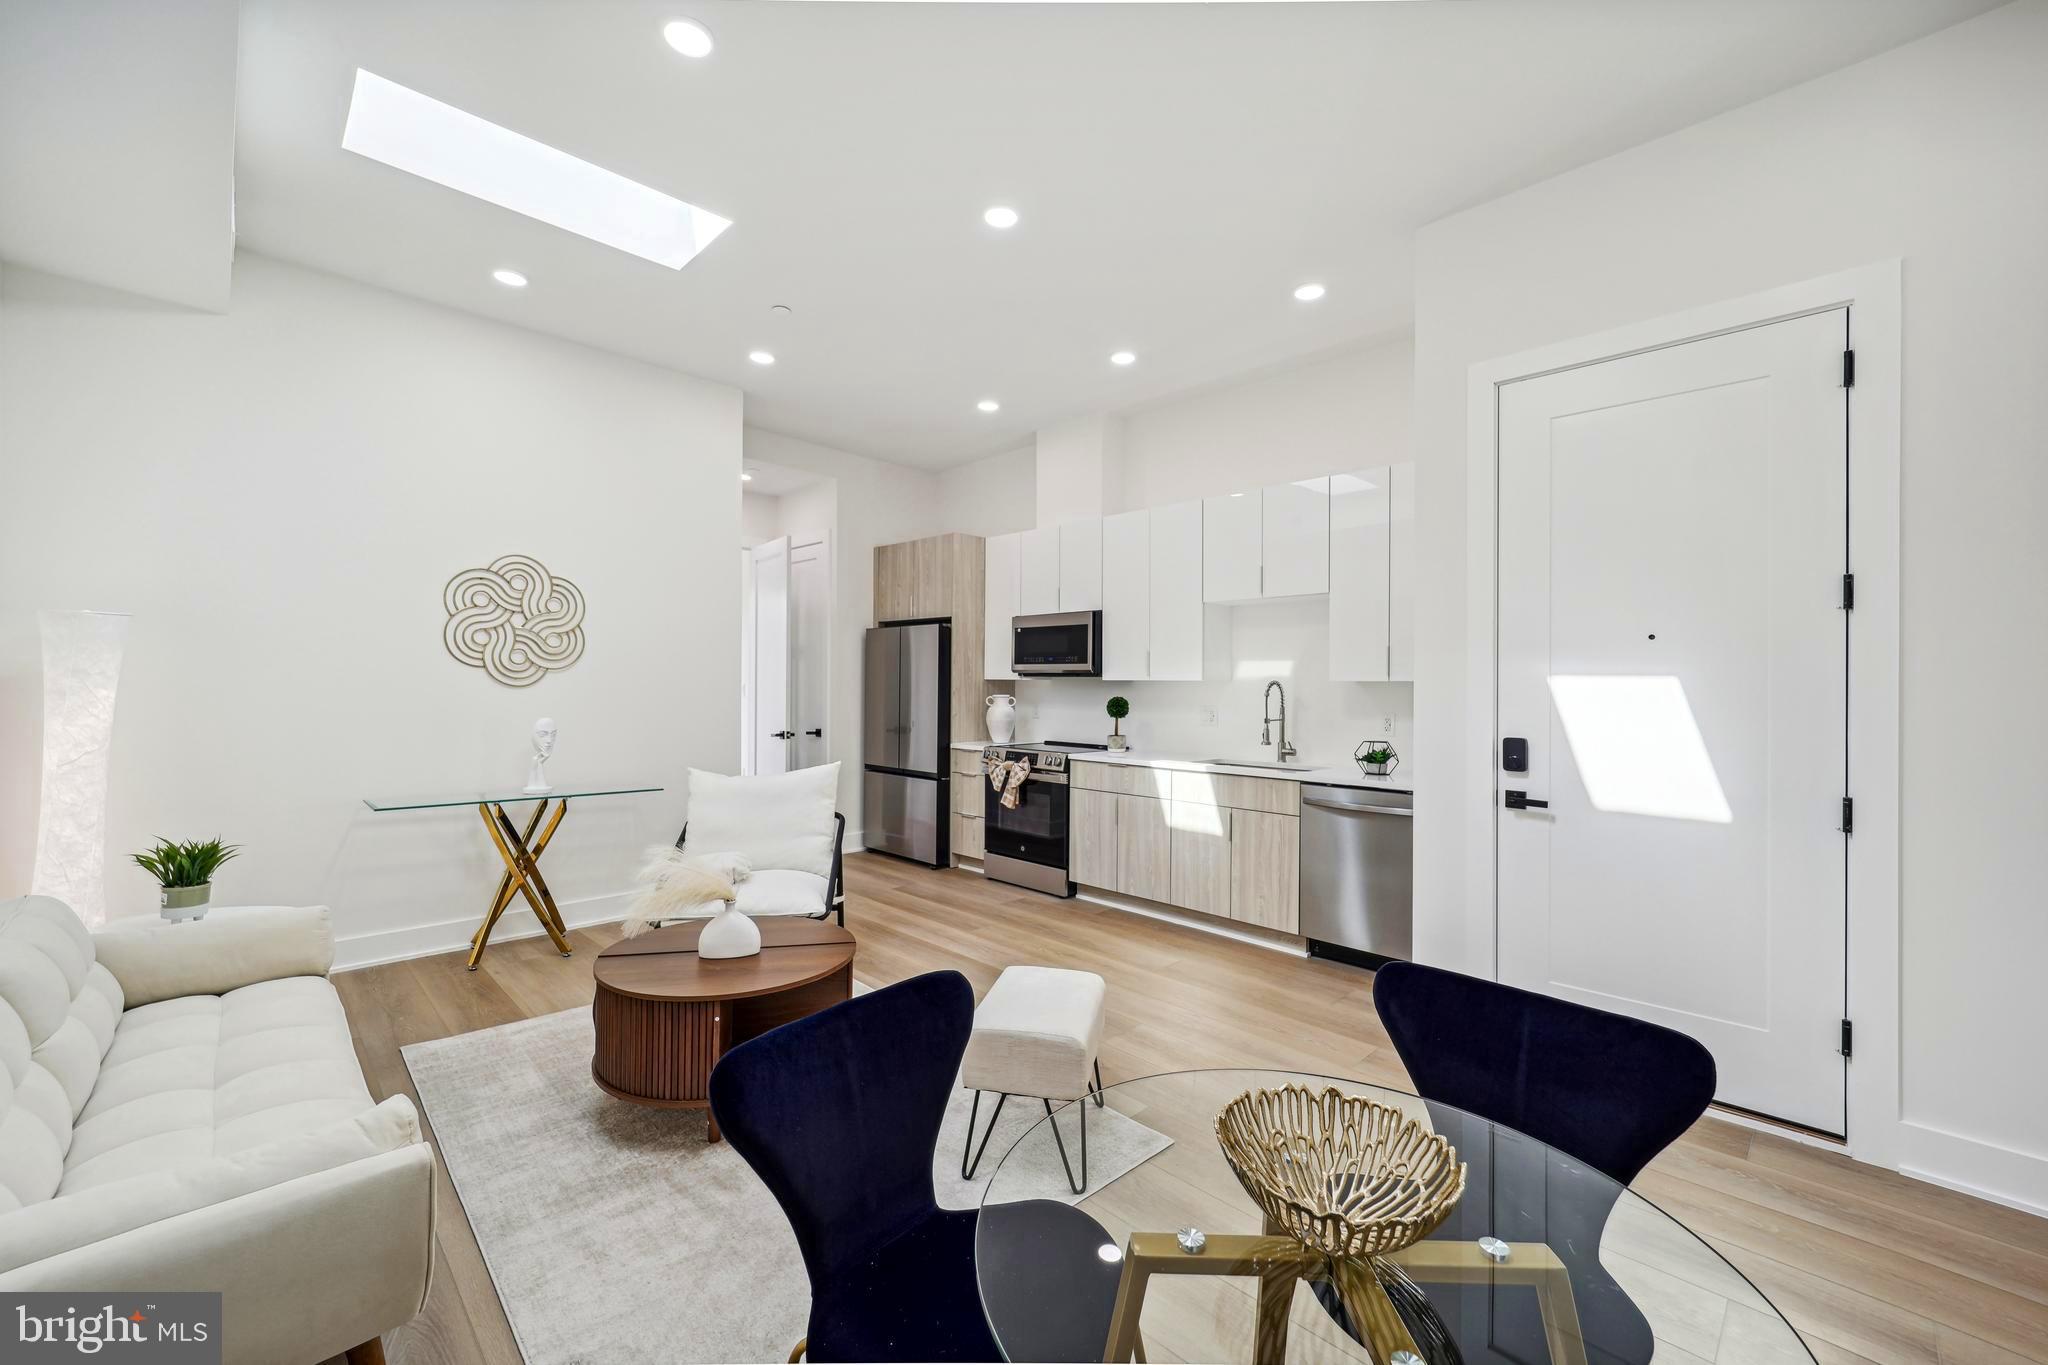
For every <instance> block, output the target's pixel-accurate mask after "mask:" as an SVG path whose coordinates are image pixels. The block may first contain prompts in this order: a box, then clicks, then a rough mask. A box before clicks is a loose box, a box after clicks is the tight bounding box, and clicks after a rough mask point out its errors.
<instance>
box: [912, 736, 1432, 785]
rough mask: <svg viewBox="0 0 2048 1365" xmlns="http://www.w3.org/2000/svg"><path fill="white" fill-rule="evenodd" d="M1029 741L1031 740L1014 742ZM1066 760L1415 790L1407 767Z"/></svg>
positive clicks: (1098, 754) (980, 745)
mask: <svg viewBox="0 0 2048 1365" xmlns="http://www.w3.org/2000/svg"><path fill="white" fill-rule="evenodd" d="M1014 742H1015V743H1018V744H1029V743H1031V742H1032V741H1030V740H1017V741H1014ZM953 747H954V748H955V749H963V750H970V751H973V752H975V753H979V752H980V751H981V750H983V749H986V748H987V747H989V746H988V744H987V743H986V742H985V741H982V740H956V741H954V743H953ZM1067 762H1068V763H1070V764H1071V763H1118V764H1122V765H1124V766H1126V767H1135V768H1170V769H1179V770H1183V771H1186V772H1195V773H1221V774H1223V775H1225V776H1228V777H1270V778H1275V779H1277V780H1279V781H1282V782H1312V783H1316V784H1318V785H1324V786H1331V787H1370V788H1377V789H1378V790H1381V791H1398V792H1406V791H1413V790H1415V779H1414V778H1413V777H1412V776H1411V775H1410V774H1409V772H1408V769H1407V767H1406V766H1405V765H1404V766H1402V767H1399V768H1396V769H1395V770H1394V771H1393V773H1392V774H1391V775H1390V776H1387V777H1367V776H1366V775H1365V774H1364V773H1362V772H1360V771H1359V770H1358V765H1357V764H1356V763H1347V764H1345V765H1343V766H1342V767H1336V768H1287V769H1284V770H1282V769H1277V768H1259V767H1253V766H1251V765H1249V764H1241V763H1202V762H1198V761H1196V760H1195V759H1191V758H1173V757H1170V756H1168V755H1165V754H1149V753H1139V752H1138V751H1136V750H1134V749H1126V750H1124V751H1123V752H1122V753H1111V752H1109V751H1108V750H1107V749H1103V750H1094V749H1089V750H1081V751H1070V752H1069V753H1068V754H1067Z"/></svg>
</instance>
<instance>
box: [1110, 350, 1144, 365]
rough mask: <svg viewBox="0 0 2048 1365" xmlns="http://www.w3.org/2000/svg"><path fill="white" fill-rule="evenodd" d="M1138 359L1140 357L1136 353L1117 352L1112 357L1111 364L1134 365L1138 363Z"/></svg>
mask: <svg viewBox="0 0 2048 1365" xmlns="http://www.w3.org/2000/svg"><path fill="white" fill-rule="evenodd" d="M1137 359H1138V357H1137V355H1136V354H1135V353H1134V352H1131V351H1116V352H1114V353H1112V354H1111V355H1110V357H1109V363H1110V364H1112V365H1132V364H1136V363H1137Z"/></svg>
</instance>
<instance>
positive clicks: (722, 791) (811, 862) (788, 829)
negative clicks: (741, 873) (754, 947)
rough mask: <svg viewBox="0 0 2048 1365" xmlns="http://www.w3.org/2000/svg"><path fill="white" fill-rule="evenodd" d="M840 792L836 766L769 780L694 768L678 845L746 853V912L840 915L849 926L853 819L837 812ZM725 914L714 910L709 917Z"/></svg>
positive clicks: (742, 907)
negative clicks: (847, 851)
mask: <svg viewBox="0 0 2048 1365" xmlns="http://www.w3.org/2000/svg"><path fill="white" fill-rule="evenodd" d="M838 794H839V765H838V764H837V763H826V764H822V765H820V766H818V767H815V768H799V769H797V770H796V771H795V772H788V773H776V774H773V775H770V776H767V777H728V776H726V775H724V774H722V773H707V772H701V771H699V770H698V769H696V768H692V769H690V818H689V820H688V821H687V822H686V823H685V824H684V825H683V832H682V833H681V834H678V835H677V836H676V847H677V848H679V849H681V850H682V851H683V852H684V853H689V854H697V853H706V854H716V853H739V854H743V855H745V857H746V859H747V862H748V864H749V865H750V867H751V869H752V870H751V871H750V872H749V873H748V875H747V877H746V878H745V879H744V880H742V881H740V882H738V883H737V884H735V886H734V888H733V889H734V890H735V891H736V892H738V893H739V898H738V899H737V900H736V901H735V902H734V905H735V907H736V908H737V909H738V910H739V911H740V912H741V913H742V914H747V915H808V916H809V917H811V918H812V919H824V918H826V917H827V916H829V915H833V914H837V916H838V917H839V923H840V924H841V925H844V924H845V923H846V882H845V879H844V876H843V865H842V858H841V845H842V843H843V842H844V841H845V838H846V817H845V816H843V815H841V814H839V813H838V812H837V811H835V810H834V809H833V804H834V802H835V801H836V800H837V799H838ZM693 829H694V830H695V833H694V834H693V833H692V830H693ZM723 908H724V907H722V906H719V905H716V904H714V905H711V906H708V907H706V909H705V911H704V913H705V914H706V915H710V914H715V913H717V911H718V910H720V909H723Z"/></svg>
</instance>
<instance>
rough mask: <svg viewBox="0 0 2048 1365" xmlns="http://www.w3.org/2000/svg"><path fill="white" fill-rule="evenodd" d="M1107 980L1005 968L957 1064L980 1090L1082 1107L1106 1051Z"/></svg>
mask: <svg viewBox="0 0 2048 1365" xmlns="http://www.w3.org/2000/svg"><path fill="white" fill-rule="evenodd" d="M1104 995H1105V988H1104V986H1103V982H1102V978H1101V977H1099V976H1097V975H1096V974H1095V973H1094V972H1076V971H1069V970H1067V969H1065V968H1062V967H1005V968H1003V974H1002V975H1001V976H999V977H997V978H996V984H995V985H994V986H993V987H991V988H990V989H989V993H988V995H987V996H986V997H985V998H984V999H983V1000H982V1002H981V1004H980V1005H978V1006H976V1007H975V1010H974V1033H973V1036H971V1037H970V1038H969V1039H968V1040H967V1055H966V1057H964V1058H963V1059H962V1061H961V1064H960V1081H961V1084H963V1085H966V1086H970V1087H972V1088H973V1089H976V1090H994V1091H1000V1092H1002V1093H1005V1094H1010V1095H1031V1096H1035V1097H1038V1098H1042V1099H1048V1100H1077V1099H1079V1098H1081V1096H1083V1095H1085V1094H1087V1093H1088V1082H1089V1080H1090V1071H1091V1068H1092V1067H1093V1066H1094V1064H1095V1053H1096V1049H1097V1048H1099V1047H1100V1046H1101V1044H1102V1013H1103V1010H1102V1004H1103V998H1104Z"/></svg>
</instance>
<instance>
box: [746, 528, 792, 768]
mask: <svg viewBox="0 0 2048 1365" xmlns="http://www.w3.org/2000/svg"><path fill="white" fill-rule="evenodd" d="M789 639H790V631H789V537H788V536H778V537H776V538H775V539H774V540H770V541H765V542H763V543H762V544H760V545H756V546H755V547H754V771H755V772H756V773H757V774H760V775H761V776H764V777H765V776H768V775H771V774H774V773H786V772H788V771H789V769H790V759H791V756H792V754H793V752H794V750H793V746H792V745H791V743H790V741H791V740H793V739H794V738H795V737H796V732H795V730H794V729H792V728H791V726H790V723H789V652H790V645H789Z"/></svg>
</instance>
